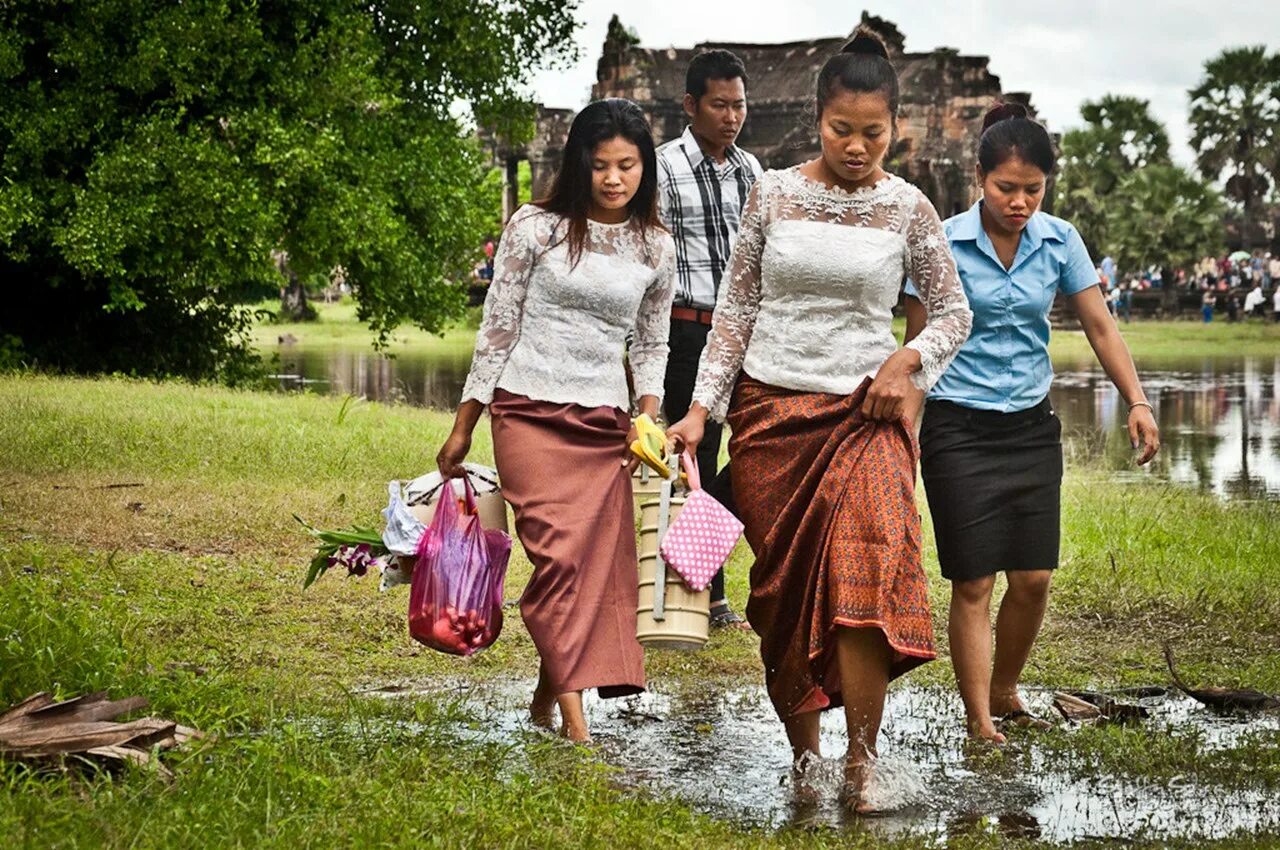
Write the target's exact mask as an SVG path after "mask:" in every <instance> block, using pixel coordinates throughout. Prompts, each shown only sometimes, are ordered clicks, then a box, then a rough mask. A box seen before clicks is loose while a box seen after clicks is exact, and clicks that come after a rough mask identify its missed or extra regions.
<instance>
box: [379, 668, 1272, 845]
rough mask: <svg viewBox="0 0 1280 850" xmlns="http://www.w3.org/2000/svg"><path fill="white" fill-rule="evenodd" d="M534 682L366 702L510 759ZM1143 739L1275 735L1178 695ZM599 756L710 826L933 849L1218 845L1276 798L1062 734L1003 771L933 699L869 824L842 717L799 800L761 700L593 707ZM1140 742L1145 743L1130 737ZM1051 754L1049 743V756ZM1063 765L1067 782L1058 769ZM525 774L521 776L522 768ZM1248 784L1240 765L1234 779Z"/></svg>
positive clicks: (523, 735) (881, 773) (1047, 708)
mask: <svg viewBox="0 0 1280 850" xmlns="http://www.w3.org/2000/svg"><path fill="white" fill-rule="evenodd" d="M532 688H533V682H532V681H506V682H500V683H493V682H487V683H483V684H472V683H458V682H454V683H447V684H441V683H432V684H430V685H426V686H415V685H411V684H393V685H383V686H376V687H370V688H368V689H366V690H365V691H364V692H363V693H365V694H366V695H368V696H370V697H383V698H394V699H415V698H424V697H425V698H430V699H432V700H433V701H437V702H444V703H452V704H453V706H454V709H455V712H452V713H453V714H455V716H458V717H460V718H465V720H460V721H459V722H458V725H457V730H456V731H457V734H458V735H459V736H460V737H461V738H463V739H469V740H476V741H485V742H498V743H510V744H515V745H517V746H515V748H514V749H513V752H516V753H518V752H519V751H520V747H519V746H518V744H519V743H520V742H521V741H528V740H529V736H531V735H536V734H542V733H538V732H535V731H534V730H533V728H532V727H531V726H530V725H529V724H528V722H527V719H526V718H527V713H526V711H525V709H524V706H525V705H526V704H527V700H528V697H529V694H530V693H531V691H532ZM1027 696H1028V697H1029V702H1030V704H1031V708H1032V710H1033V712H1034V713H1036V714H1038V715H1040V716H1043V717H1046V718H1054V719H1056V718H1057V717H1058V715H1057V713H1056V712H1055V711H1054V709H1053V708H1052V706H1051V696H1052V695H1051V694H1050V693H1049V692H1045V691H1030V692H1028V694H1027ZM1145 704H1146V705H1148V706H1149V707H1150V708H1151V713H1152V716H1151V719H1149V720H1147V721H1145V723H1144V724H1143V727H1142V728H1143V729H1145V730H1147V733H1148V734H1150V733H1155V734H1159V735H1162V734H1168V735H1178V736H1188V735H1189V736H1192V737H1193V738H1194V740H1195V741H1196V744H1197V746H1198V748H1199V752H1201V753H1202V754H1210V753H1212V752H1214V751H1218V750H1230V749H1233V748H1235V747H1238V746H1240V745H1241V744H1242V743H1247V742H1248V741H1249V740H1250V739H1251V738H1252V737H1253V736H1256V735H1258V734H1263V735H1272V734H1274V733H1276V732H1280V716H1277V715H1275V714H1271V715H1260V716H1253V717H1247V718H1246V717H1224V716H1219V715H1215V714H1213V713H1211V712H1209V711H1207V710H1205V709H1204V708H1202V707H1201V706H1199V704H1197V703H1195V702H1194V701H1192V700H1191V699H1189V698H1186V697H1183V696H1181V695H1176V694H1174V695H1170V696H1168V697H1166V698H1162V699H1155V700H1150V701H1147V702H1146V703H1145ZM587 714H588V720H589V722H590V724H591V728H592V731H593V735H594V737H595V740H596V747H595V749H596V753H597V756H598V757H599V758H600V759H601V760H602V761H603V762H605V763H606V764H608V765H610V766H612V767H614V768H615V769H617V771H618V774H617V781H618V782H619V783H620V784H621V785H623V786H626V787H632V788H636V789H643V790H644V791H646V792H648V793H654V794H658V795H665V796H670V797H675V798H678V799H680V800H682V801H684V802H686V803H687V804H689V805H690V806H691V807H693V808H694V809H696V810H699V811H702V812H704V813H706V814H709V815H711V816H713V817H718V818H724V819H728V820H731V821H734V822H737V823H740V824H744V825H752V826H760V827H765V828H771V829H780V828H800V829H805V828H835V829H847V830H853V831H864V830H865V831H870V832H871V833H873V834H876V835H881V836H883V837H886V838H891V837H897V838H907V837H911V838H915V839H918V840H919V841H920V843H921V844H922V845H923V846H940V845H942V844H944V843H945V842H946V841H947V840H948V839H949V838H951V837H953V836H955V835H957V834H961V833H972V832H975V831H978V832H984V833H996V834H1003V835H1007V836H1010V837H1014V836H1016V837H1020V838H1038V839H1042V840H1045V841H1051V842H1055V843H1072V842H1075V841H1082V840H1114V841H1117V842H1126V841H1129V840H1133V839H1135V838H1144V839H1154V840H1160V839H1191V840H1194V839H1197V838H1222V837H1225V836H1229V835H1233V834H1256V833H1259V832H1264V833H1270V832H1277V831H1280V791H1277V790H1276V789H1275V788H1271V789H1267V788H1265V787H1261V786H1259V785H1257V784H1256V783H1255V784H1252V785H1251V784H1249V783H1248V782H1245V781H1240V782H1232V783H1231V786H1230V787H1226V786H1223V785H1216V784H1210V783H1204V782H1201V781H1199V780H1198V779H1197V778H1196V777H1194V776H1183V777H1177V778H1174V779H1172V780H1168V779H1164V780H1158V781H1157V780H1152V779H1147V778H1142V777H1141V773H1142V768H1141V765H1140V764H1139V765H1135V766H1134V770H1133V771H1131V772H1128V773H1127V775H1114V774H1111V775H1109V774H1107V773H1106V772H1105V771H1102V770H1097V769H1090V766H1089V765H1088V764H1087V763H1085V764H1081V763H1080V761H1081V759H1082V758H1084V759H1085V761H1086V762H1087V761H1088V759H1087V757H1086V756H1085V753H1084V751H1082V752H1080V753H1079V754H1076V755H1066V756H1065V757H1064V756H1063V755H1062V753H1063V752H1064V746H1065V749H1066V750H1067V751H1068V752H1069V751H1070V750H1071V746H1070V743H1069V738H1068V739H1065V744H1064V737H1063V736H1064V735H1066V736H1069V735H1072V734H1079V733H1078V732H1075V731H1071V730H1070V727H1066V726H1065V725H1064V726H1063V729H1064V730H1065V731H1061V732H1050V733H1039V734H1035V733H1029V734H1028V733H1024V734H1022V735H1018V736H1017V737H1016V738H1015V739H1014V740H1013V741H1012V742H1011V744H1010V745H1009V746H1010V752H1009V753H1007V754H1006V755H1005V756H1004V757H995V758H993V757H991V756H990V755H989V754H984V753H982V752H981V751H979V752H977V753H975V752H973V751H972V750H966V748H965V747H964V746H962V744H963V741H962V737H961V734H960V729H961V726H962V712H961V708H960V704H959V700H958V699H957V698H955V697H954V696H953V695H952V694H951V693H950V692H948V691H945V690H942V689H937V688H911V687H903V688H896V689H894V690H893V691H891V693H890V696H889V704H888V710H887V711H886V721H885V724H884V729H883V732H882V734H881V743H880V760H879V763H878V770H877V774H876V775H877V789H876V792H875V800H876V802H877V803H878V804H879V805H880V806H882V807H883V808H886V809H888V810H889V812H888V813H887V814H885V815H883V816H881V817H877V818H874V819H867V818H853V817H850V816H848V815H846V814H845V813H844V812H843V810H842V809H841V807H840V806H839V805H838V803H837V801H836V794H837V790H838V787H839V778H840V776H841V762H840V760H839V759H838V758H834V756H837V755H838V754H840V753H843V752H844V750H845V747H846V744H847V737H846V736H845V733H844V730H843V717H842V715H841V714H840V713H839V712H827V713H826V714H825V715H824V717H823V722H822V743H823V752H824V754H825V755H827V756H829V757H833V758H828V759H826V760H823V761H821V762H819V763H818V764H816V765H815V766H814V767H813V768H812V769H811V770H810V771H809V779H808V781H807V787H803V788H797V787H795V783H794V782H793V780H792V778H791V771H790V750H789V748H788V747H787V743H786V739H785V737H784V736H783V733H782V729H781V726H780V724H779V723H778V722H777V720H776V719H775V717H774V714H773V709H772V708H771V706H770V704H769V701H768V698H767V696H766V694H765V692H764V689H763V687H760V686H749V687H741V688H738V689H735V690H731V691H716V692H709V691H705V690H702V691H698V692H692V691H683V690H677V691H664V690H663V689H662V686H661V684H658V685H657V686H656V687H655V690H654V691H652V692H650V693H648V694H644V695H642V696H638V697H632V698H628V699H623V700H599V699H596V698H594V697H593V696H590V695H589V696H588V698H587ZM1134 734H1142V733H1141V732H1136V731H1135V733H1134ZM1055 742H1056V743H1055ZM1064 761H1071V762H1073V765H1072V766H1071V767H1070V769H1067V767H1066V766H1065V765H1064V764H1063V762H1064ZM530 767H531V766H530V765H528V764H525V765H523V766H520V767H519V769H521V770H524V769H530ZM1242 770H1247V765H1242Z"/></svg>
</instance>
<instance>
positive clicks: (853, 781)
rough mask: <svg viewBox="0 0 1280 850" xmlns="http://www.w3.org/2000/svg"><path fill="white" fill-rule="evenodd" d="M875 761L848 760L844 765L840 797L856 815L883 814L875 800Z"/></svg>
mask: <svg viewBox="0 0 1280 850" xmlns="http://www.w3.org/2000/svg"><path fill="white" fill-rule="evenodd" d="M874 783H875V779H874V770H873V762H872V761H869V760H859V761H848V762H846V763H845V766H844V782H842V783H841V784H840V793H839V795H838V799H839V801H840V805H842V806H844V807H845V808H846V809H848V810H849V811H851V812H853V813H854V814H855V815H860V816H862V817H871V816H874V815H879V814H883V813H884V810H883V809H881V808H880V807H879V806H878V805H877V804H876V803H875V800H874V794H873V793H872V792H873V790H874Z"/></svg>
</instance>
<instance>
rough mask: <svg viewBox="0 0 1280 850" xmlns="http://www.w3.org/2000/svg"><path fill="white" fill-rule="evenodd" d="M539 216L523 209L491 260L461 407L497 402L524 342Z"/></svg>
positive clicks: (534, 212)
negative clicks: (513, 352)
mask: <svg viewBox="0 0 1280 850" xmlns="http://www.w3.org/2000/svg"><path fill="white" fill-rule="evenodd" d="M537 214H538V210H537V208H536V207H533V206H532V205H528V206H525V207H522V208H521V209H519V210H517V211H516V214H515V215H513V216H512V217H511V221H509V222H508V223H507V228H506V230H505V231H503V234H502V241H501V242H500V243H499V244H498V252H497V254H496V255H495V256H494V258H493V280H491V281H490V282H489V292H488V294H486V295H485V297H484V315H483V318H482V319H481V320H480V330H479V332H477V333H476V348H475V353H474V354H473V355H472V357H471V371H470V372H468V373H467V382H466V384H465V385H464V386H463V388H462V401H470V400H475V401H478V402H480V403H481V404H488V403H489V402H491V401H493V390H494V388H495V387H497V385H498V379H499V378H501V377H502V370H503V368H505V367H506V365H507V358H509V357H510V356H511V349H513V348H515V345H516V341H517V340H518V339H520V324H521V320H522V319H523V317H524V298H525V293H527V292H528V289H529V273H530V272H531V271H532V269H533V264H534V261H535V259H536V254H535V251H534V247H535V245H536V244H537V242H536V239H535V235H534V233H533V227H534V222H533V221H532V219H533V218H534V216H536V215H537Z"/></svg>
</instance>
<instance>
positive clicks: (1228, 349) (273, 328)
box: [253, 300, 1280, 367]
mask: <svg viewBox="0 0 1280 850" xmlns="http://www.w3.org/2000/svg"><path fill="white" fill-rule="evenodd" d="M256 306H258V307H261V308H263V309H268V310H272V309H276V308H277V307H278V306H279V305H277V304H274V303H271V302H263V303H262V304H259V305H256ZM314 306H315V307H316V309H317V311H318V312H319V314H320V320H319V321H317V322H306V323H301V324H280V325H276V324H269V323H263V324H259V325H258V326H257V327H256V328H255V330H254V337H253V339H254V342H255V344H256V345H258V346H259V347H262V348H264V349H270V348H271V347H273V346H274V345H275V344H276V343H277V340H278V339H279V337H281V336H283V335H285V334H289V335H291V336H292V337H293V338H295V339H296V340H297V341H298V343H299V344H301V345H305V346H315V347H324V346H355V347H361V346H368V345H371V344H372V342H373V334H371V333H370V332H369V330H368V328H367V327H365V326H364V325H362V324H361V323H360V321H359V320H358V319H357V318H356V308H355V305H354V303H353V302H352V301H350V300H348V301H343V302H341V303H336V304H315V305H314ZM478 322H479V314H478V308H475V309H473V310H472V311H471V312H470V314H469V316H468V320H467V321H466V322H463V323H462V324H461V325H460V326H458V327H454V328H450V329H449V330H447V331H445V332H444V334H443V335H442V336H436V335H433V334H428V333H426V332H425V331H421V330H418V329H416V328H412V327H402V328H399V329H397V330H396V331H395V332H394V333H393V334H392V340H391V345H390V347H389V349H388V350H389V351H391V352H398V351H409V350H413V351H415V353H417V352H431V351H435V350H440V351H446V352H454V351H458V350H460V349H461V350H466V349H470V348H471V346H472V344H473V343H474V341H475V328H476V327H477V325H478ZM903 327H904V323H903V321H902V320H901V319H899V320H897V321H896V322H895V324H894V328H895V331H896V332H897V334H898V336H899V338H901V335H902V329H903ZM1120 330H1121V332H1122V333H1123V334H1124V338H1125V340H1126V341H1127V342H1128V344H1129V348H1130V349H1131V350H1132V352H1133V355H1134V357H1135V358H1136V359H1137V360H1138V363H1139V367H1141V365H1142V363H1143V361H1144V360H1152V361H1155V362H1157V363H1159V362H1161V361H1167V360H1171V359H1185V358H1188V357H1219V356H1221V357H1233V356H1239V355H1265V354H1280V323H1275V322H1262V321H1260V320H1257V319H1251V320H1249V321H1245V322H1239V323H1236V324H1228V323H1227V322H1225V321H1215V322H1213V323H1212V324H1208V325H1205V324H1201V323H1200V322H1197V321H1189V320H1188V321H1173V322H1157V321H1134V322H1132V323H1128V324H1125V323H1121V325H1120ZM1049 351H1050V355H1051V356H1052V357H1053V359H1054V360H1055V361H1056V362H1080V361H1083V360H1089V359H1091V358H1092V357H1093V352H1092V350H1091V349H1090V348H1089V341H1088V340H1087V339H1086V338H1085V336H1084V332H1083V331H1077V330H1055V331H1054V332H1053V334H1052V336H1051V338H1050V348H1049Z"/></svg>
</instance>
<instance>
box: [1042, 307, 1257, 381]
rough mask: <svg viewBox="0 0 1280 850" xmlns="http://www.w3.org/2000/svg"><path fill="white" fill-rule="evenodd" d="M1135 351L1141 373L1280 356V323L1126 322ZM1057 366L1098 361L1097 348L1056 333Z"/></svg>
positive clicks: (1072, 333) (1052, 342)
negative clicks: (1201, 361) (1193, 361)
mask: <svg viewBox="0 0 1280 850" xmlns="http://www.w3.org/2000/svg"><path fill="white" fill-rule="evenodd" d="M1119 327H1120V332H1121V334H1123V335H1124V339H1125V342H1126V343H1128V345H1129V350H1130V351H1131V352H1132V353H1133V357H1134V360H1135V361H1137V364H1138V369H1139V371H1141V370H1142V368H1143V367H1144V366H1153V365H1159V364H1160V363H1161V362H1166V361H1171V360H1183V361H1185V360H1186V359H1187V358H1198V357H1209V358H1213V357H1223V358H1226V357H1239V356H1241V355H1251V356H1258V355H1276V354H1280V324H1278V323H1276V322H1265V323H1264V322H1261V321H1259V320H1256V319H1250V320H1249V321H1247V322H1239V323H1236V324H1228V323H1226V322H1222V321H1214V322H1213V323H1211V324H1208V325H1205V324H1202V323H1200V322H1198V321H1194V322H1193V321H1169V322H1157V321H1134V322H1130V323H1128V324H1126V323H1124V322H1121V323H1120V325H1119ZM1049 354H1050V356H1051V357H1052V358H1053V360H1054V363H1055V364H1056V363H1079V362H1085V361H1089V360H1092V359H1093V349H1091V348H1090V347H1089V340H1088V339H1087V338H1086V337H1085V335H1084V332H1083V331H1076V330H1055V331H1053V333H1052V334H1051V335H1050V337H1049Z"/></svg>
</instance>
